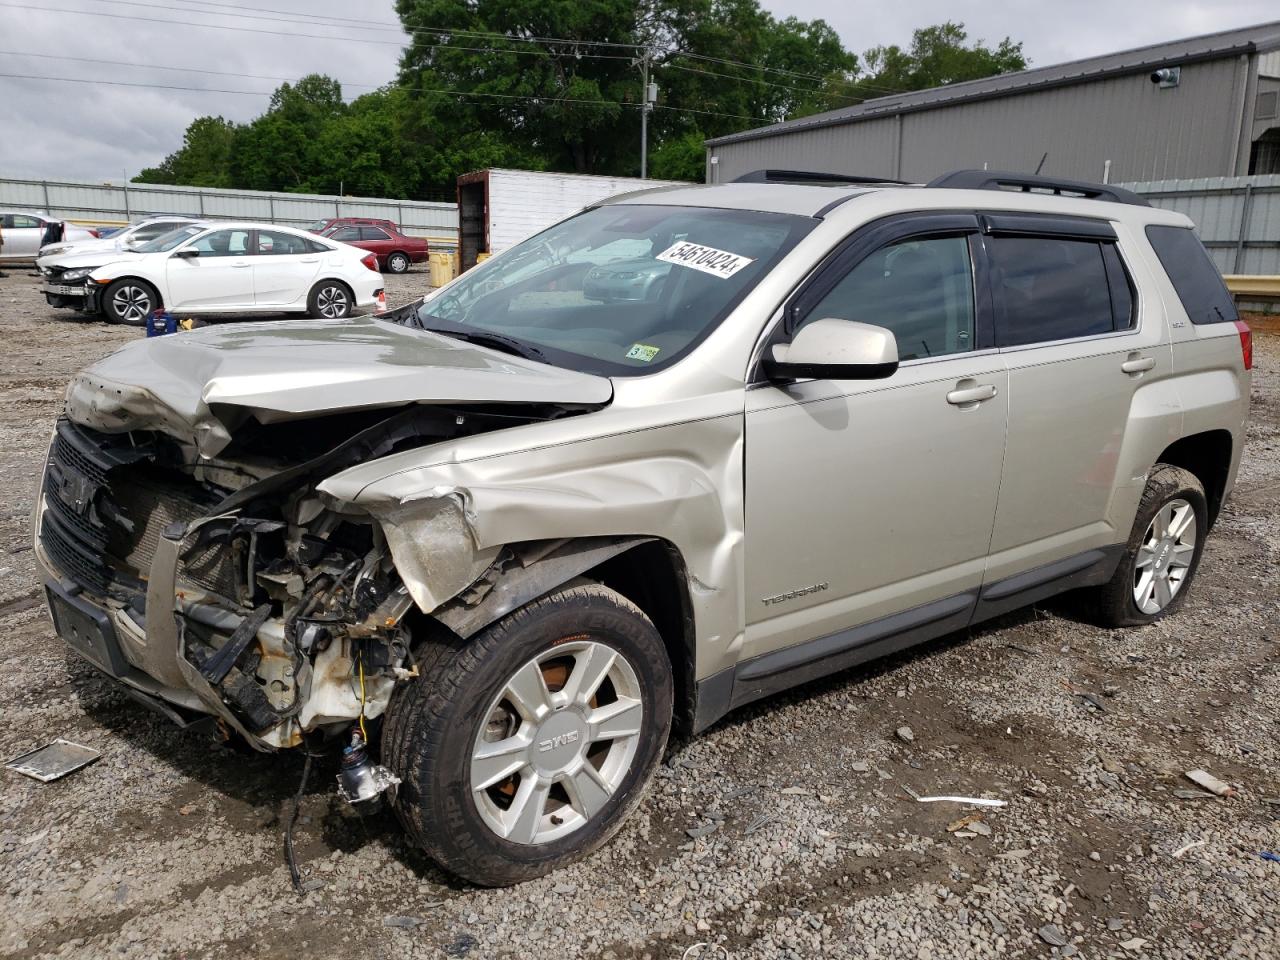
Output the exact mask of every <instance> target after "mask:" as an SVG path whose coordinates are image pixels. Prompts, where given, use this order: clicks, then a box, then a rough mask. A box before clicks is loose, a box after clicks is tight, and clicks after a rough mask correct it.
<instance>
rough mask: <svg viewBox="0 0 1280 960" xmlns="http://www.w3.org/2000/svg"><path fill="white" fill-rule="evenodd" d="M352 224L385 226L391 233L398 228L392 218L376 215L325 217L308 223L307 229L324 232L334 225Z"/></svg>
mask: <svg viewBox="0 0 1280 960" xmlns="http://www.w3.org/2000/svg"><path fill="white" fill-rule="evenodd" d="M353 224H354V225H355V226H357V227H385V228H386V229H388V230H390V231H392V232H393V233H395V232H399V230H400V228H399V227H398V226H396V224H395V221H394V220H380V219H378V218H377V217H326V218H325V219H323V220H316V221H315V222H313V223H310V224H308V225H307V230H308V231H309V232H310V233H324V232H325V231H326V230H332V229H333V228H334V227H349V226H351V225H353Z"/></svg>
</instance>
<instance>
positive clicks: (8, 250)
mask: <svg viewBox="0 0 1280 960" xmlns="http://www.w3.org/2000/svg"><path fill="white" fill-rule="evenodd" d="M57 222H59V221H58V219H57V218H56V217H50V216H48V215H47V214H43V213H35V212H33V211H29V210H0V239H2V240H3V243H4V245H3V246H0V263H3V262H5V261H12V260H31V259H33V258H34V257H35V256H36V254H38V253H39V252H40V245H41V244H42V243H44V232H45V230H46V229H47V228H48V226H49V224H50V223H57ZM62 238H63V240H69V241H73V242H74V241H80V240H96V239H97V238H98V234H97V231H94V230H88V229H86V228H85V227H78V226H76V225H75V224H74V223H65V222H64V223H63V232H62Z"/></svg>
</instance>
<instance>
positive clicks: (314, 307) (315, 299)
mask: <svg viewBox="0 0 1280 960" xmlns="http://www.w3.org/2000/svg"><path fill="white" fill-rule="evenodd" d="M355 300H356V298H355V295H354V294H353V293H352V292H351V288H350V287H348V286H347V285H346V284H345V283H343V282H342V281H341V280H321V281H320V282H319V283H317V284H316V285H315V286H314V287H312V288H311V293H309V294H308V295H307V315H308V316H310V317H315V318H316V319H318V320H342V319H344V318H346V317H349V316H351V311H352V310H353V309H354V308H355Z"/></svg>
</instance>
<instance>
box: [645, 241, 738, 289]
mask: <svg viewBox="0 0 1280 960" xmlns="http://www.w3.org/2000/svg"><path fill="white" fill-rule="evenodd" d="M656 259H658V260H662V261H664V262H665V263H676V264H679V265H680V266H682V267H692V268H693V269H694V270H701V271H702V272H703V273H709V274H711V275H712V276H713V277H720V278H721V279H723V280H727V279H729V278H730V277H732V276H733V275H734V274H735V273H737V272H738V271H739V270H741V269H742V268H743V267H745V266H748V265H750V264H751V263H753V262H754V260H753V258H751V257H742V256H739V255H738V254H736V253H730V252H729V251H728V250H717V249H716V248H715V247H704V246H702V244H700V243H689V242H688V241H687V240H682V241H680V242H679V243H676V244H672V245H671V246H670V247H668V248H667V249H666V250H663V251H662V252H661V253H660V254H658V256H657V258H656Z"/></svg>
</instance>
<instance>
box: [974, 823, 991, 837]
mask: <svg viewBox="0 0 1280 960" xmlns="http://www.w3.org/2000/svg"><path fill="white" fill-rule="evenodd" d="M969 829H970V830H972V831H973V832H974V833H976V834H977V835H978V836H980V837H989V836H991V827H990V825H988V824H986V823H983V822H982V821H981V820H975V821H974V822H973V823H971V824H970V825H969Z"/></svg>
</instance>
